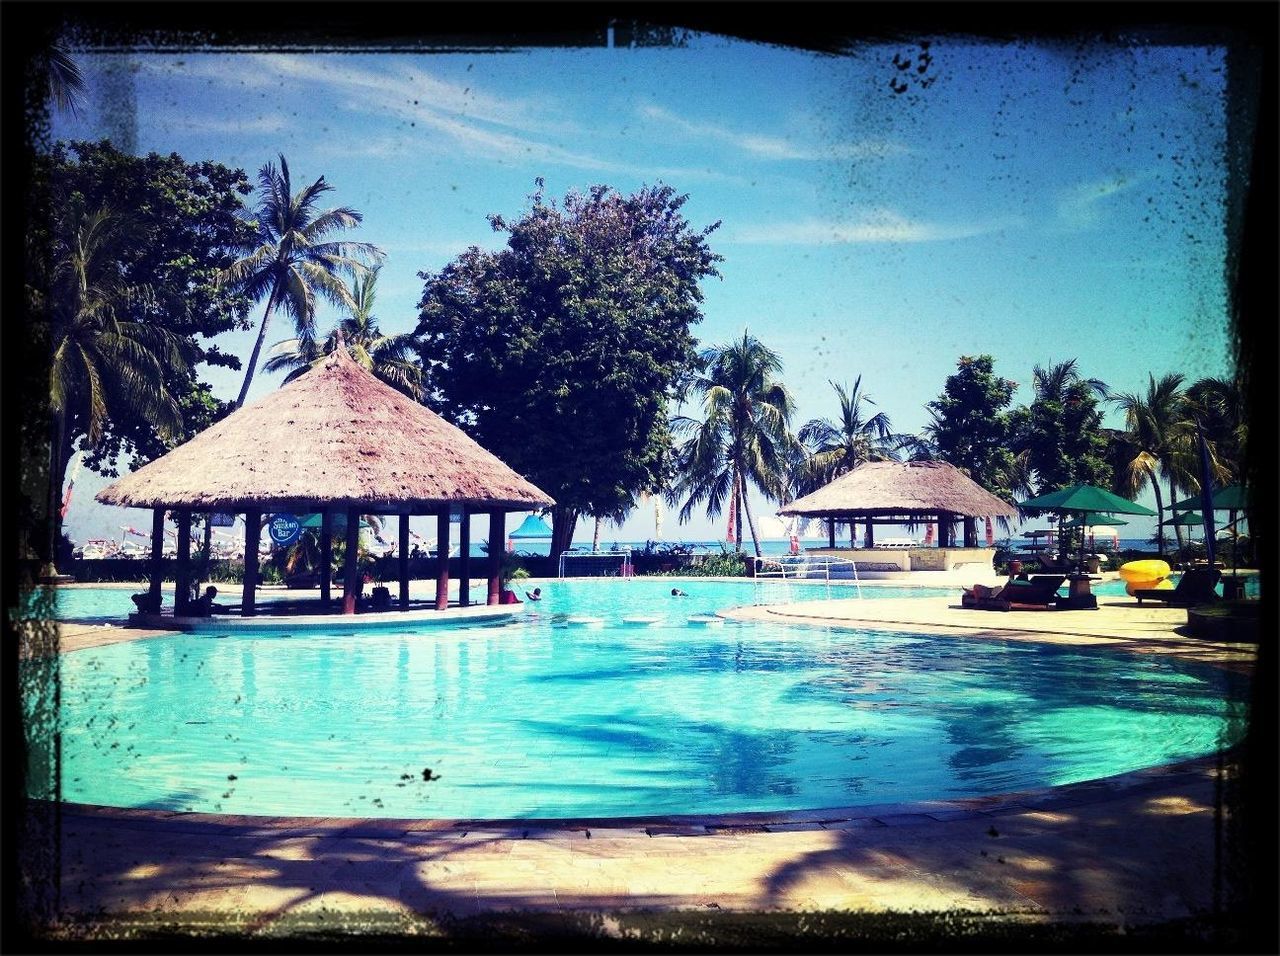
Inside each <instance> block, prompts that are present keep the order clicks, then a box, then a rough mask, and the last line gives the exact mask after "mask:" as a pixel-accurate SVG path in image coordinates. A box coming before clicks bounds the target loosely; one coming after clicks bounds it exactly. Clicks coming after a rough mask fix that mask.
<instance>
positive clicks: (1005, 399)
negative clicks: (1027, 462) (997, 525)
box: [927, 355, 1018, 501]
mask: <svg viewBox="0 0 1280 956" xmlns="http://www.w3.org/2000/svg"><path fill="white" fill-rule="evenodd" d="M994 366H995V360H994V359H993V358H992V357H991V356H990V355H978V356H968V355H963V356H961V357H960V360H959V362H957V371H956V373H955V374H954V375H950V376H948V377H947V381H946V385H945V386H943V391H942V394H941V395H940V396H939V397H938V398H936V399H935V400H934V401H932V402H930V403H929V404H928V406H927V408H928V410H929V414H930V416H931V417H932V422H931V423H930V425H929V426H927V433H928V436H929V438H930V440H931V442H932V443H933V445H934V446H935V448H936V453H937V456H938V458H940V459H941V460H942V461H945V462H948V463H950V464H952V465H955V466H956V467H957V468H961V469H963V470H964V471H965V472H966V473H967V474H968V475H969V477H970V478H972V479H973V480H974V481H975V482H977V483H978V484H979V485H981V486H982V487H983V488H986V489H987V491H989V492H991V493H992V494H993V495H995V496H996V497H997V498H1000V499H1002V500H1004V501H1012V500H1013V498H1014V497H1015V491H1016V490H1017V489H1016V485H1017V484H1018V481H1017V477H1016V476H1017V460H1016V458H1015V455H1014V452H1013V451H1012V449H1011V447H1010V444H1011V442H1010V440H1011V437H1012V433H1013V431H1012V427H1011V424H1010V419H1009V413H1008V412H1007V411H1006V410H1007V409H1008V407H1009V404H1010V403H1011V402H1012V401H1013V391H1014V389H1015V388H1017V383H1016V382H1014V381H1011V380H1010V379H1004V378H1000V377H999V376H997V375H996V374H995V372H994Z"/></svg>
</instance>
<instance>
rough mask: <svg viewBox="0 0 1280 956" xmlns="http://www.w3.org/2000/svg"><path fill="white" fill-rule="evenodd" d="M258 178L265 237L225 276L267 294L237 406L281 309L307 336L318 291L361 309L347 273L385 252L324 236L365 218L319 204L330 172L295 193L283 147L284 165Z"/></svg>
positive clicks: (251, 292)
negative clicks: (273, 318)
mask: <svg viewBox="0 0 1280 956" xmlns="http://www.w3.org/2000/svg"><path fill="white" fill-rule="evenodd" d="M258 186H259V189H261V191H262V198H261V201H260V202H259V204H258V209H257V217H258V220H257V225H258V242H259V245H258V246H257V248H255V249H254V250H253V251H251V252H250V253H249V254H248V255H247V256H245V257H244V258H242V259H240V260H238V261H237V262H235V263H233V264H232V265H231V266H229V267H228V268H227V269H225V270H224V271H223V272H222V274H221V275H220V277H219V281H220V282H222V283H224V284H230V285H234V286H238V287H239V288H240V289H241V290H242V291H243V292H244V294H245V295H247V296H248V297H249V298H250V299H253V300H257V299H260V298H262V297H263V296H264V295H265V296H266V297H267V307H266V309H265V310H264V311H263V313H262V322H261V324H260V325H259V327H258V338H257V340H256V341H255V342H254V344H253V353H252V354H251V355H250V356H249V364H248V366H247V367H246V368H245V374H244V383H243V384H242V385H241V386H240V396H239V397H238V398H237V399H236V406H237V407H239V406H242V405H244V400H245V396H246V395H248V394H249V385H250V383H251V382H252V381H253V373H254V370H255V369H256V368H257V365H258V356H259V354H261V352H262V342H263V339H264V338H265V336H266V334H267V325H268V324H269V323H270V321H271V316H272V314H273V313H274V312H275V310H276V309H278V308H283V309H284V310H285V311H286V312H288V313H289V315H290V316H291V317H292V319H293V325H294V331H295V333H296V334H297V336H298V337H299V338H303V339H305V338H314V337H315V304H316V303H315V299H316V293H317V292H319V293H320V295H322V296H323V297H324V298H326V299H328V300H329V301H330V302H332V303H334V304H335V305H339V306H343V307H345V308H347V309H351V310H354V308H355V302H354V300H353V299H352V296H351V292H350V291H349V290H348V289H347V286H346V283H345V282H343V281H342V276H343V275H351V276H353V277H355V276H359V275H362V274H363V273H364V272H365V271H366V270H367V269H368V267H369V266H368V262H369V261H370V260H372V261H375V262H376V261H380V260H381V259H382V258H383V252H382V250H381V249H379V248H378V247H377V246H374V245H371V244H370V243H367V242H324V241H321V240H323V239H324V237H325V236H327V235H329V234H330V233H332V232H333V231H335V230H339V229H351V228H354V227H355V226H356V225H358V224H359V223H360V221H361V219H362V218H363V217H362V216H361V215H360V213H358V212H356V211H355V210H354V209H350V208H348V207H346V206H339V207H337V208H335V209H326V210H324V211H323V212H316V208H315V206H316V201H317V200H318V199H319V198H320V196H321V195H323V194H324V193H326V192H328V191H329V190H331V189H332V188H333V187H332V186H330V185H329V184H328V183H326V182H325V181H324V177H323V176H321V177H320V178H319V179H317V180H316V181H315V182H314V183H312V184H311V185H310V186H307V187H306V188H305V189H300V190H299V191H298V193H297V194H296V195H294V194H293V192H292V189H293V187H292V184H291V182H290V179H289V164H288V163H287V162H286V161H285V158H284V155H283V154H282V155H281V156H280V169H279V170H277V169H276V167H275V165H274V164H272V163H267V164H266V165H265V166H263V167H262V169H261V170H260V171H259V173H258Z"/></svg>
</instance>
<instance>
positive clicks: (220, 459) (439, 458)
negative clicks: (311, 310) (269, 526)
mask: <svg viewBox="0 0 1280 956" xmlns="http://www.w3.org/2000/svg"><path fill="white" fill-rule="evenodd" d="M97 497H98V500H99V501H101V502H103V503H105V504H109V505H129V506H134V507H144V508H155V507H170V508H173V507H184V508H194V509H196V510H218V511H232V512H234V511H245V510H249V509H254V510H258V509H261V510H267V511H269V510H272V509H277V508H295V507H298V506H302V505H312V504H327V505H331V506H334V507H341V506H352V505H360V506H365V507H370V508H374V507H376V508H378V509H380V510H383V511H387V512H399V513H407V512H410V511H413V510H418V509H420V510H428V511H429V510H432V509H435V508H438V507H440V506H442V505H445V504H458V503H460V504H463V505H470V506H473V507H475V508H476V509H477V510H480V509H483V508H494V509H498V508H501V509H505V510H525V509H529V508H542V507H546V506H548V505H551V504H554V502H553V501H552V499H551V498H550V497H548V496H547V495H546V494H545V493H544V492H543V491H541V490H540V489H539V488H537V487H536V486H534V485H533V484H532V483H530V482H528V481H526V480H525V479H524V478H522V477H521V476H520V475H518V474H516V473H515V472H514V471H512V470H511V469H510V468H509V467H507V465H505V464H503V462H501V461H500V460H499V459H498V458H496V457H495V456H494V455H492V454H490V453H489V452H487V451H485V450H484V449H483V448H481V447H480V446H479V445H477V444H476V443H475V442H474V441H472V440H471V439H470V438H468V437H467V435H466V434H464V433H463V432H462V431H461V430H460V429H458V428H456V427H455V426H453V425H451V424H449V423H448V422H446V421H445V420H444V419H443V418H441V417H440V416H439V415H437V414H435V413H434V412H432V411H431V410H430V409H428V408H426V407H425V406H423V405H420V404H418V403H417V402H415V401H413V400H412V399H410V398H408V397H406V396H404V395H402V394H401V393H400V392H397V391H396V390H395V389H393V388H391V387H390V386H389V385H386V384H384V383H383V382H380V381H379V380H378V379H377V378H375V377H374V376H373V374H372V373H370V372H368V371H367V370H365V369H364V368H363V367H362V366H360V365H359V364H358V363H357V362H355V361H354V360H353V359H352V358H351V357H350V356H349V355H348V354H347V351H346V349H345V348H339V349H338V350H337V351H336V352H335V353H334V354H333V355H332V356H330V357H329V359H328V360H327V361H325V362H324V363H323V364H322V365H320V366H318V367H317V368H315V369H312V370H311V371H309V372H307V373H306V374H305V375H301V376H299V377H298V378H297V379H295V380H294V381H292V382H290V383H289V384H288V385H285V386H284V387H283V388H280V389H278V390H277V391H275V392H272V393H271V394H270V395H268V396H266V397H265V398H263V399H261V400H260V401H258V402H255V403H254V404H252V405H247V406H245V407H244V408H241V409H238V410H237V411H235V412H233V413H232V414H231V415H229V416H227V417H226V418H225V419H223V420H222V421H220V422H218V423H217V424H216V425H214V426H212V427H211V428H208V429H206V430H205V431H203V432H201V433H200V434H199V435H197V436H196V437H195V438H193V439H191V440H190V441H188V442H187V443H186V444H183V445H179V446H178V447H177V448H175V449H174V450H173V451H171V452H169V453H168V454H167V455H164V456H163V457H161V458H157V459H156V460H155V461H153V462H151V463H150V464H147V465H144V466H143V467H142V468H139V469H138V470H137V471H135V472H133V473H132V474H129V475H125V476H124V477H123V478H121V479H120V480H118V481H116V482H114V483H112V484H111V485H109V486H108V487H107V488H105V489H103V490H102V491H101V492H99V494H98V496H97Z"/></svg>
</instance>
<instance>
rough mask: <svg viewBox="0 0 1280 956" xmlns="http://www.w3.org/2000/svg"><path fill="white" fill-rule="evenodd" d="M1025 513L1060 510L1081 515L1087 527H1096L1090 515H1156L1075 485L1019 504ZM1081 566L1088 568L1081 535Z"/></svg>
mask: <svg viewBox="0 0 1280 956" xmlns="http://www.w3.org/2000/svg"><path fill="white" fill-rule="evenodd" d="M1014 504H1016V505H1017V506H1018V508H1019V510H1021V511H1037V512H1043V511H1056V512H1058V513H1059V514H1061V515H1063V516H1064V517H1065V516H1066V515H1079V516H1080V519H1081V521H1082V522H1083V523H1085V524H1092V523H1093V522H1092V521H1091V520H1090V518H1089V516H1090V515H1115V514H1122V515H1144V516H1148V517H1154V516H1155V512H1154V511H1152V510H1151V509H1150V508H1148V507H1146V506H1144V505H1140V504H1138V503H1137V502H1135V501H1130V500H1129V499H1127V498H1121V497H1120V496H1119V495H1113V494H1112V493H1111V492H1109V491H1107V490H1106V489H1105V488H1099V487H1098V486H1097V485H1072V486H1071V487H1069V488H1060V489H1058V490H1057V491H1051V492H1049V493H1048V494H1044V495H1036V496H1035V497H1034V498H1028V499H1027V500H1026V501H1015V502H1014ZM1080 566H1081V567H1083V566H1084V535H1083V534H1082V535H1080Z"/></svg>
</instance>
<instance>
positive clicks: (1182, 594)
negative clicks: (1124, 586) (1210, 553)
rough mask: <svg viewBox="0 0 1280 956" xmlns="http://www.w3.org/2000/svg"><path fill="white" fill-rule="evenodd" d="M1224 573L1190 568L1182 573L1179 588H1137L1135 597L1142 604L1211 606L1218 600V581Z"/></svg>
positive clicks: (1210, 569)
mask: <svg viewBox="0 0 1280 956" xmlns="http://www.w3.org/2000/svg"><path fill="white" fill-rule="evenodd" d="M1221 577H1222V572H1221V571H1219V570H1218V569H1217V568H1188V569H1187V570H1186V571H1183V572H1182V577H1181V578H1180V579H1179V581H1178V586H1177V587H1174V588H1165V589H1163V590H1161V589H1160V588H1135V589H1134V591H1133V596H1134V597H1136V598H1137V599H1138V603H1139V604H1141V603H1142V602H1143V600H1149V601H1163V602H1164V603H1165V604H1176V605H1178V606H1180V607H1189V606H1191V605H1193V604H1209V603H1211V602H1213V601H1216V600H1218V592H1217V591H1215V590H1214V588H1216V587H1217V586H1218V579H1219V578H1221Z"/></svg>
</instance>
